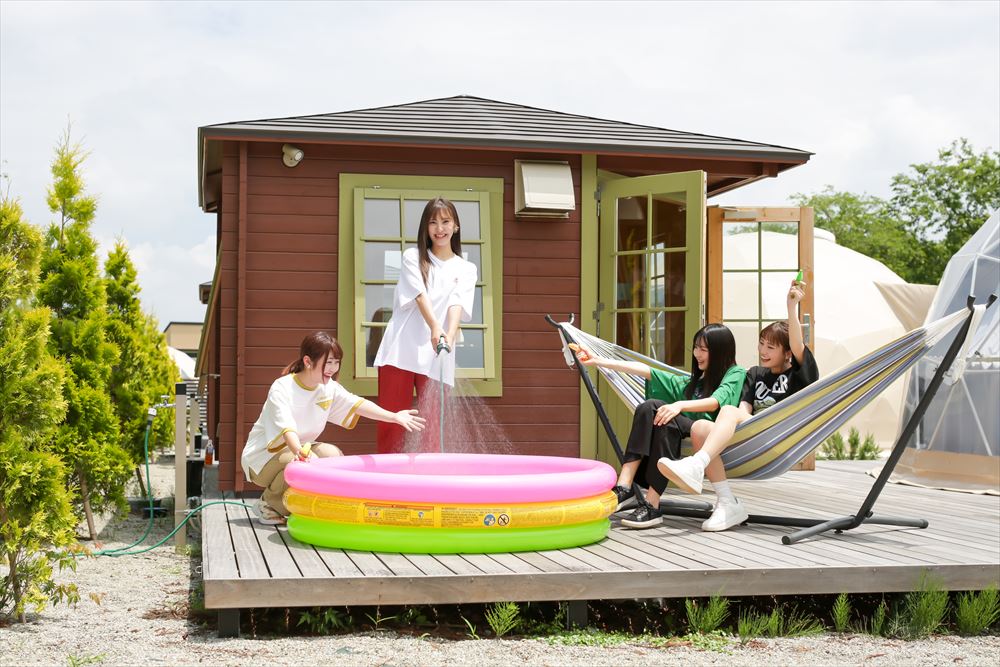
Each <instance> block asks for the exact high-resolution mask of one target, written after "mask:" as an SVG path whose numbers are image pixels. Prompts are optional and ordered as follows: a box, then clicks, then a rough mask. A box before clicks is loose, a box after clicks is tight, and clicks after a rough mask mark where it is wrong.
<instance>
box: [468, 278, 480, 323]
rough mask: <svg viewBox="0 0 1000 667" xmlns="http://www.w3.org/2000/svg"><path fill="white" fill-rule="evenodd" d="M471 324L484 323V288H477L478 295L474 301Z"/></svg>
mask: <svg viewBox="0 0 1000 667" xmlns="http://www.w3.org/2000/svg"><path fill="white" fill-rule="evenodd" d="M469 323H470V324H482V323H483V288H482V287H477V288H476V297H475V299H474V300H473V302H472V319H471V320H469Z"/></svg>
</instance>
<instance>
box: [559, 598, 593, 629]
mask: <svg viewBox="0 0 1000 667" xmlns="http://www.w3.org/2000/svg"><path fill="white" fill-rule="evenodd" d="M563 604H565V605H566V629H567V630H573V629H576V628H585V627H587V601H586V600H567V601H566V602H564V603H563Z"/></svg>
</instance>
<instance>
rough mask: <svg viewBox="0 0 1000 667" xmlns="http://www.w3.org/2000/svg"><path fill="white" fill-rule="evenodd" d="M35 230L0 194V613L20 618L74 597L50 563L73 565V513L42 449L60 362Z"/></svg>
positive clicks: (55, 402) (54, 465) (58, 468)
mask: <svg viewBox="0 0 1000 667" xmlns="http://www.w3.org/2000/svg"><path fill="white" fill-rule="evenodd" d="M41 250H42V238H41V234H40V233H39V232H38V230H36V229H35V228H34V227H32V226H31V225H29V224H28V223H27V222H26V221H24V220H23V213H22V211H21V207H20V206H19V205H18V203H17V202H16V201H14V200H12V199H9V198H8V197H6V196H4V197H2V198H0V560H2V562H3V565H4V566H5V569H6V573H5V574H4V575H3V578H2V579H0V617H14V618H18V619H20V620H21V621H23V620H24V619H25V612H26V610H28V609H36V610H40V609H41V608H42V607H44V605H45V604H46V603H47V602H58V601H60V600H64V599H65V600H70V601H74V600H75V599H76V598H77V593H76V589H75V587H74V586H73V585H63V584H56V583H55V582H54V581H53V578H52V574H53V567H54V566H59V567H60V568H61V567H64V566H70V567H72V566H74V565H75V560H73V558H72V557H71V556H67V555H65V552H62V551H57V550H59V549H60V548H61V547H65V546H66V545H68V544H71V543H72V542H73V541H74V540H73V537H74V535H73V527H74V526H75V524H76V518H75V517H74V515H73V512H72V508H71V506H70V495H69V491H68V490H67V473H66V469H65V466H64V465H63V463H62V462H61V461H60V460H59V458H57V457H56V456H54V455H53V454H51V453H49V452H46V451H44V448H45V447H46V446H47V445H48V443H49V442H50V441H51V438H52V437H53V435H54V434H55V432H56V428H57V425H58V423H59V422H60V421H61V420H62V419H63V416H64V415H65V413H66V402H65V401H64V400H63V369H62V367H61V365H60V364H59V363H57V362H56V360H55V359H53V358H52V356H51V355H50V354H49V353H48V351H47V343H48V338H49V319H50V313H49V310H48V309H47V308H35V307H32V297H33V292H34V289H35V287H36V285H37V280H38V269H39V257H40V255H41Z"/></svg>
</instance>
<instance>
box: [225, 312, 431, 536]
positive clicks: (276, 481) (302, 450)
mask: <svg viewBox="0 0 1000 667" xmlns="http://www.w3.org/2000/svg"><path fill="white" fill-rule="evenodd" d="M343 357H344V350H343V349H342V348H341V347H340V343H338V342H337V340H336V339H335V338H333V337H332V336H331V335H330V334H328V333H326V332H325V331H317V332H316V333H313V334H310V335H308V336H306V337H305V338H304V339H303V340H302V344H301V345H300V347H299V358H298V359H296V360H295V361H293V362H292V363H290V364H289V365H288V366H286V367H285V369H284V370H283V371H282V373H281V377H279V378H278V379H277V380H275V381H274V382H273V383H272V384H271V389H270V390H269V391H268V392H267V400H266V401H265V402H264V407H263V408H262V409H261V411H260V417H258V418H257V422H256V423H255V424H254V425H253V428H252V429H250V435H249V436H248V437H247V444H246V446H245V447H244V448H243V455H242V457H241V459H240V462H241V463H242V465H243V472H244V474H246V476H247V478H248V479H249V480H250V481H251V482H253V483H254V484H256V485H257V486H260V487H263V489H264V493H263V494H262V495H261V498H260V501H259V502H258V504H257V512H258V514H259V515H260V522H261V523H262V524H265V525H275V524H281V523H284V522H285V517H287V516H288V509H287V508H286V507H285V503H284V499H283V496H284V493H285V491H286V490H287V489H288V484H287V483H286V482H285V466H287V465H288V464H289V463H291V462H292V461H293V460H294V459H299V460H300V461H309V460H310V459H312V458H315V457H327V456H341V454H342V453H341V451H340V449H338V448H337V447H335V446H334V445H330V444H327V443H319V442H313V441H314V439H315V438H318V437H319V435H320V434H321V433H322V432H323V429H325V428H326V425H327V423H328V422H329V423H332V424H338V425H339V426H342V427H344V428H348V429H350V428H354V426H355V425H356V424H357V423H358V418H359V417H368V418H369V419H375V420H378V421H379V422H391V423H392V424H395V425H397V426H398V427H399V428H400V429H405V430H407V431H420V430H422V429H423V428H424V424H425V422H424V420H423V419H422V418H420V417H418V416H417V411H416V410H400V411H399V412H396V413H392V412H388V411H386V410H383V409H382V408H380V407H379V406H377V405H375V404H374V403H372V402H371V401H369V400H367V399H364V398H361V397H359V396H355V395H354V394H352V393H351V392H349V391H347V390H346V389H344V388H343V387H342V386H341V385H340V383H339V382H337V376H338V375H339V374H340V360H341V359H343Z"/></svg>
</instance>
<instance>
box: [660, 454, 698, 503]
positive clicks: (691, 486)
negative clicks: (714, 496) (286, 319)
mask: <svg viewBox="0 0 1000 667" xmlns="http://www.w3.org/2000/svg"><path fill="white" fill-rule="evenodd" d="M656 468H657V470H659V471H660V472H661V473H662V474H663V476H664V477H666V478H667V479H669V480H670V481H671V482H673V483H674V484H676V485H677V486H679V487H680V488H681V490H682V491H686V492H687V493H693V494H695V495H699V494H700V493H701V487H702V483H703V481H704V479H705V466H703V465H701V462H700V461H697V460H696V459H695V458H694V457H693V456H688V457H685V458H683V459H681V460H680V461H675V460H673V459H668V458H667V457H666V456H664V457H663V458H662V459H660V460H659V461H657V462H656Z"/></svg>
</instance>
